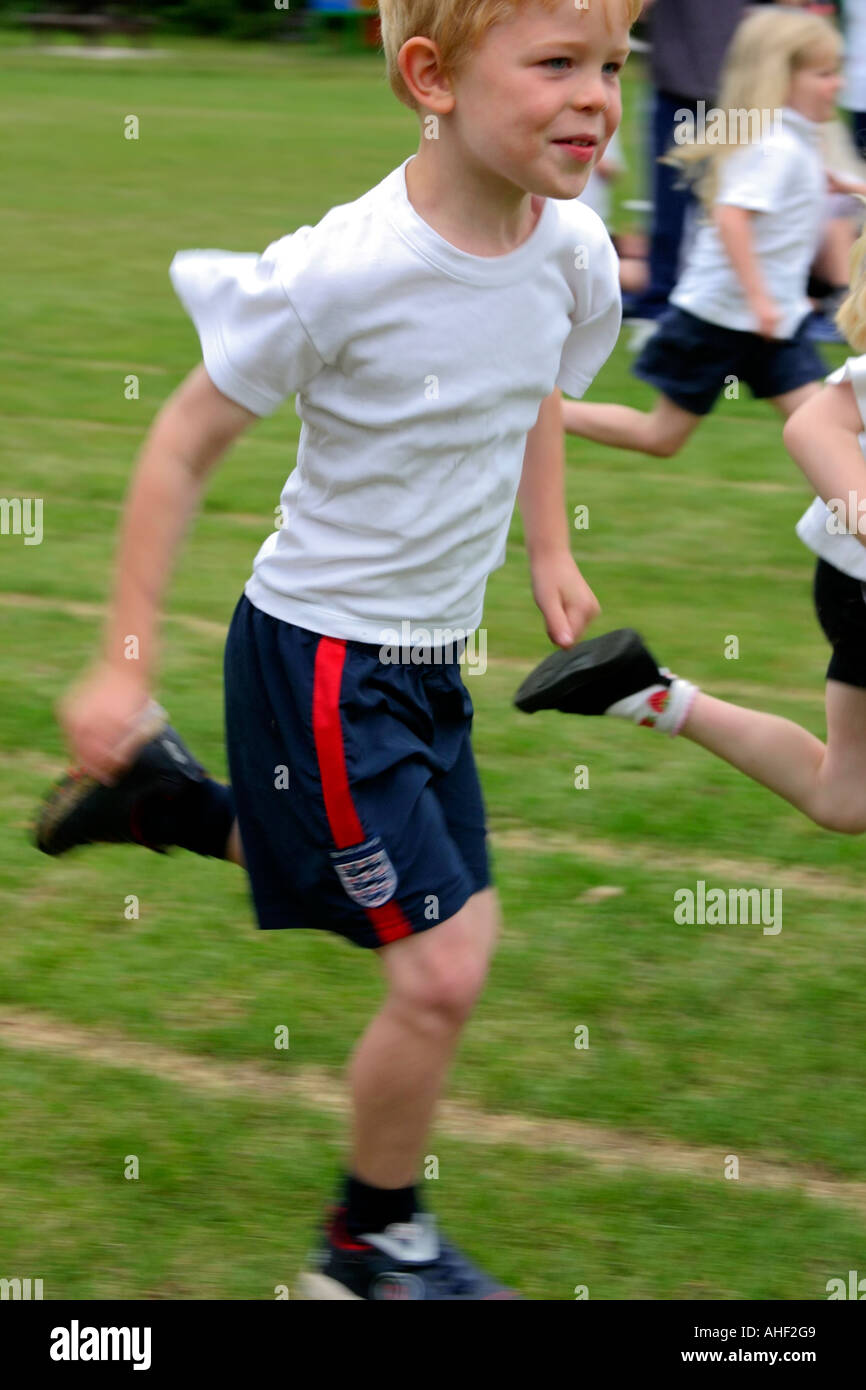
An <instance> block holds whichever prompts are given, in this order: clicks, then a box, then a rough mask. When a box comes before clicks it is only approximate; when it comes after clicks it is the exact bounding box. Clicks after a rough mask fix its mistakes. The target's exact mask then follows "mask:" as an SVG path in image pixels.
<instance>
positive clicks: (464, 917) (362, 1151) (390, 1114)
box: [349, 889, 499, 1188]
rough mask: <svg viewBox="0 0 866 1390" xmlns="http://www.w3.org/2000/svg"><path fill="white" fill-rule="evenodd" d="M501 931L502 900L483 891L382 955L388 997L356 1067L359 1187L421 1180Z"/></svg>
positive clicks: (355, 1170) (354, 1090)
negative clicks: (434, 1125)
mask: <svg viewBox="0 0 866 1390" xmlns="http://www.w3.org/2000/svg"><path fill="white" fill-rule="evenodd" d="M498 931H499V908H498V901H497V896H496V893H495V892H494V891H493V889H486V890H484V891H483V892H481V893H476V894H475V895H474V896H473V897H471V898H470V899H469V901H468V902H467V903H466V905H465V907H463V908H462V909H461V910H460V911H459V912H458V913H456V914H455V916H453V917H451V918H450V919H449V920H448V921H447V922H442V923H440V924H439V925H438V926H435V927H432V928H431V929H430V930H429V931H426V932H421V933H419V934H416V935H413V936H410V937H406V938H404V939H403V940H402V941H395V942H392V943H391V945H389V946H384V947H382V948H381V950H380V951H379V957H380V959H381V962H382V967H383V970H384V972H385V975H386V978H387V981H388V995H387V998H386V1000H385V1004H384V1006H383V1008H382V1009H381V1010H380V1012H379V1013H378V1014H377V1015H376V1017H375V1018H374V1019H373V1021H372V1023H371V1024H370V1026H369V1027H368V1028H367V1031H366V1032H365V1034H364V1036H363V1037H362V1039H361V1041H360V1043H359V1044H358V1046H357V1048H356V1050H355V1053H354V1055H353V1057H352V1061H351V1064H350V1069H349V1079H350V1084H351V1090H352V1099H353V1105H354V1137H353V1149H352V1164H351V1167H352V1173H353V1175H354V1176H355V1177H356V1178H358V1179H360V1180H361V1181H362V1182H364V1183H367V1184H369V1185H370V1186H372V1187H377V1188H403V1187H408V1186H410V1185H411V1184H413V1183H414V1182H415V1181H416V1178H417V1174H418V1170H419V1166H420V1163H421V1161H422V1159H423V1155H424V1152H425V1144H426V1143H427V1141H428V1135H429V1131H430V1125H431V1122H432V1119H433V1111H434V1108H435V1105H436V1101H437V1099H438V1097H439V1094H440V1091H441V1089H442V1086H443V1084H444V1081H445V1077H446V1074H447V1071H448V1068H449V1066H450V1063H451V1061H452V1058H453V1056H454V1053H455V1051H456V1048H457V1043H458V1041H459V1038H460V1033H461V1031H462V1029H463V1026H464V1024H465V1023H466V1022H467V1020H468V1018H469V1015H470V1014H471V1012H472V1009H473V1006H474V1004H475V1002H476V1000H477V998H478V995H479V993H480V991H481V989H482V986H483V984H484V981H485V979H486V976H487V971H488V966H489V963H490V959H491V957H492V955H493V950H494V947H495V943H496V938H497V935H498Z"/></svg>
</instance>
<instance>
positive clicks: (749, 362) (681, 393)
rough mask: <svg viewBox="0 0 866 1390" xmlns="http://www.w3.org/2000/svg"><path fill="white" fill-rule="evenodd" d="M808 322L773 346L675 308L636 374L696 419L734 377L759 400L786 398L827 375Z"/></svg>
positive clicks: (666, 316) (665, 317)
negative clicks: (788, 393)
mask: <svg viewBox="0 0 866 1390" xmlns="http://www.w3.org/2000/svg"><path fill="white" fill-rule="evenodd" d="M807 324H808V317H807V318H806V319H805V320H804V322H803V323H801V324H800V327H799V328H798V329H797V332H796V333H795V334H794V337H793V338H779V339H776V340H774V341H772V342H770V341H768V340H767V339H766V338H762V337H761V336H760V334H759V333H743V332H741V331H740V330H739V329H736V328H721V327H720V326H719V324H717V323H707V321H706V319H699V318H697V317H696V315H695V314H689V313H687V312H686V310H685V309H678V308H677V307H676V306H675V305H671V306H670V308H668V309H667V310H666V311H665V313H664V314H663V315H662V317H661V318H660V319H659V326H658V328H657V329H656V331H655V333H654V334H653V336H652V337H651V338H650V340H649V342H648V343H647V344H646V345H645V347H644V348H643V351H642V352H641V353H640V355H639V357H638V358H637V359H636V361H635V363H634V366H633V367H632V371H633V372H634V374H635V376H637V377H640V379H641V381H646V382H648V383H649V385H650V386H654V387H655V388H656V390H657V391H661V392H662V394H663V395H665V396H667V397H668V399H669V400H671V401H673V403H674V405H678V406H679V407H680V409H681V410H688V411H690V412H691V414H692V415H709V413H710V411H711V410H712V408H713V406H714V405H715V403H716V401H717V400H718V398H719V396H720V395H721V393H722V391H723V390H724V389H725V386H726V385H728V379H729V378H730V377H732V376H735V377H736V378H737V380H738V381H740V382H743V381H744V382H745V383H746V385H747V386H748V387H749V390H750V391H751V393H752V395H753V396H755V397H756V398H757V399H758V400H766V399H768V398H771V397H774V396H784V395H786V394H787V392H788V391H797V390H799V388H800V387H801V386H807V385H808V384H809V382H811V381H818V382H821V381H823V380H824V377H825V376H826V375H827V368H826V366H825V365H824V362H823V361H822V359H821V356H820V354H819V352H818V350H817V348H816V347H815V345H814V343H812V342H811V341H810V340H809V338H808V337H807V332H806V325H807Z"/></svg>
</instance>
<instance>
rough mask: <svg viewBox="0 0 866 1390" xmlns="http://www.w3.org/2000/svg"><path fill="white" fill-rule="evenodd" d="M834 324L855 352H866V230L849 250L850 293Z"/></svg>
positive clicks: (864, 200) (865, 200)
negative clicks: (850, 250) (851, 249)
mask: <svg viewBox="0 0 866 1390" xmlns="http://www.w3.org/2000/svg"><path fill="white" fill-rule="evenodd" d="M861 201H863V202H866V199H862V200H861ZM836 326H837V328H838V329H839V332H840V333H841V334H842V335H843V337H845V338H847V339H848V342H849V343H850V344H851V346H852V348H853V349H854V351H855V352H866V231H864V232H863V233H862V235H861V236H860V239H859V240H858V241H857V242H855V244H854V249H853V251H852V252H851V293H850V294H849V295H848V298H847V299H846V300H845V302H844V303H843V305H842V307H841V309H840V310H839V312H838V314H837V315H836Z"/></svg>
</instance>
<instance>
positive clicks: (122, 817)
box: [34, 706, 207, 855]
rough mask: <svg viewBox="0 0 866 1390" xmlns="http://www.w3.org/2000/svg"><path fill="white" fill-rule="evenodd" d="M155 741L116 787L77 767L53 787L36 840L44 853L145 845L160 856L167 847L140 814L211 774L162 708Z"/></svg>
mask: <svg viewBox="0 0 866 1390" xmlns="http://www.w3.org/2000/svg"><path fill="white" fill-rule="evenodd" d="M149 732H150V737H149V739H148V740H147V742H145V743H143V744H142V746H141V748H140V749H139V750H138V752H137V754H136V755H135V760H134V762H132V763H131V765H130V766H129V768H128V769H127V770H126V772H124V773H123V774H122V775H121V776H120V777H119V778H118V780H117V781H116V782H115V783H114V784H113V785H111V786H105V785H104V784H103V783H102V782H98V781H97V780H96V779H95V778H94V777H89V776H87V775H85V774H84V773H83V772H81V771H78V770H76V769H74V768H73V769H72V770H71V771H70V772H68V773H67V774H66V776H65V777H63V778H61V780H60V781H59V782H57V783H56V784H55V786H54V787H52V789H51V791H50V792H49V793H48V795H47V796H46V797H45V799H44V801H43V803H42V805H41V807H40V809H39V813H38V816H37V821H36V826H35V830H34V840H35V843H36V847H37V849H41V850H42V853H43V854H52V855H56V854H65V853H66V851H67V850H70V849H75V848H76V846H78V845H91V844H97V843H105V844H118V845H124V844H139V845H145V846H146V847H147V848H148V849H152V850H155V851H156V852H157V853H158V854H164V853H165V846H164V845H159V844H152V843H151V842H150V841H149V840H148V839H146V838H145V836H144V835H143V834H142V831H141V827H140V824H139V813H140V807H141V804H142V802H143V801H144V800H145V799H146V798H148V797H151V796H154V795H158V796H163V797H168V798H173V797H175V796H177V795H178V794H179V793H180V792H181V791H183V790H184V789H185V788H186V787H188V786H189V784H190V783H193V782H203V781H204V780H205V778H206V776H207V773H206V772H205V770H204V768H203V767H202V766H201V765H200V764H199V763H198V762H196V760H195V758H194V757H193V756H192V753H190V751H189V749H188V748H187V747H186V745H185V743H184V742H183V740H182V739H181V737H180V735H179V734H178V733H177V732H176V731H175V730H174V729H172V728H171V727H170V726H169V724H167V722H166V715H165V711H164V710H161V709H159V707H158V706H157V707H156V711H155V713H154V718H153V722H152V724H151V727H150V730H149Z"/></svg>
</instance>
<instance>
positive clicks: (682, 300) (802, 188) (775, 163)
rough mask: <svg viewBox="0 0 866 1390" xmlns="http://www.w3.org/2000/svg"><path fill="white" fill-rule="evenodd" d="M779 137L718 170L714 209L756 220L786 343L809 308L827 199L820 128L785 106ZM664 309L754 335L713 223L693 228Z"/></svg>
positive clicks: (746, 149)
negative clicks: (722, 208)
mask: <svg viewBox="0 0 866 1390" xmlns="http://www.w3.org/2000/svg"><path fill="white" fill-rule="evenodd" d="M781 114H782V118H781V121H780V122H779V125H780V129H779V132H778V134H777V133H776V132H775V131H772V132H771V133H769V134H768V135H767V136H766V137H765V138H764V139H763V140H760V141H758V142H757V143H756V144H754V145H744V146H742V148H740V149H737V150H735V151H734V153H733V154H732V155H730V156H729V157H728V158H727V159H725V160H724V161H723V163H722V169H721V174H720V179H719V191H718V196H717V198H716V202H717V204H725V205H730V206H732V207H738V208H747V209H748V210H749V211H750V212H755V213H760V214H761V215H760V216H759V217H755V218H753V219H752V228H753V239H754V247H755V251H756V254H757V257H758V260H759V261H760V264H761V271H762V274H763V279H764V284H765V286H766V289H767V293H768V294H769V295H770V298H771V299H773V300H774V301H775V303H776V304H777V305H778V306H779V308H780V310H781V311H782V318H781V322H780V323H779V326H778V328H777V330H776V335H775V336H776V337H777V338H792V337H793V336H794V334H795V333H796V331H797V329H798V327H799V326H800V324H801V323H802V322H803V320H804V319H805V318H806V317H807V316H808V315H809V314H810V313H811V311H812V305H811V303H810V302H809V297H808V295H807V293H806V289H807V286H808V283H809V271H810V269H811V266H812V262H813V261H814V259H815V255H816V253H817V251H818V247H819V245H820V241H821V236H822V232H823V226H824V216H825V204H826V197H827V176H826V173H825V170H824V162H823V158H822V153H821V126H820V125H818V124H816V122H814V121H810V120H807V118H806V117H805V116H801V115H800V113H799V111H792V110H791V109H790V108H788V107H785V108H784V109H783V111H782V113H781ZM670 302H671V303H672V304H676V305H677V306H678V307H679V308H680V309H686V310H687V311H688V312H689V313H690V314H695V315H696V316H697V317H698V318H701V319H705V320H706V321H707V322H708V323H716V324H719V325H720V326H721V327H723V328H735V329H738V330H740V331H741V332H746V333H754V332H755V330H756V328H757V320H756V318H755V315H754V314H753V312H752V310H751V309H750V307H749V304H748V301H747V299H746V295H745V292H744V290H743V286H742V284H741V283H740V279H739V277H738V275H737V273H736V271H735V270H734V267H733V266H732V265H731V262H730V260H729V259H728V255H727V252H726V251H725V248H724V245H723V244H722V239H721V237H720V236H719V233H718V231H717V229H716V226H715V223H713V222H707V223H703V224H702V225H701V226H700V228H699V229H698V232H697V235H696V237H695V240H694V243H693V245H692V249H691V252H690V254H689V256H688V259H687V262H686V267H685V270H684V272H683V274H682V276H681V278H680V281H679V284H678V285H677V286H676V289H675V290H674V291H673V293H672V294H671V296H670Z"/></svg>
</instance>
